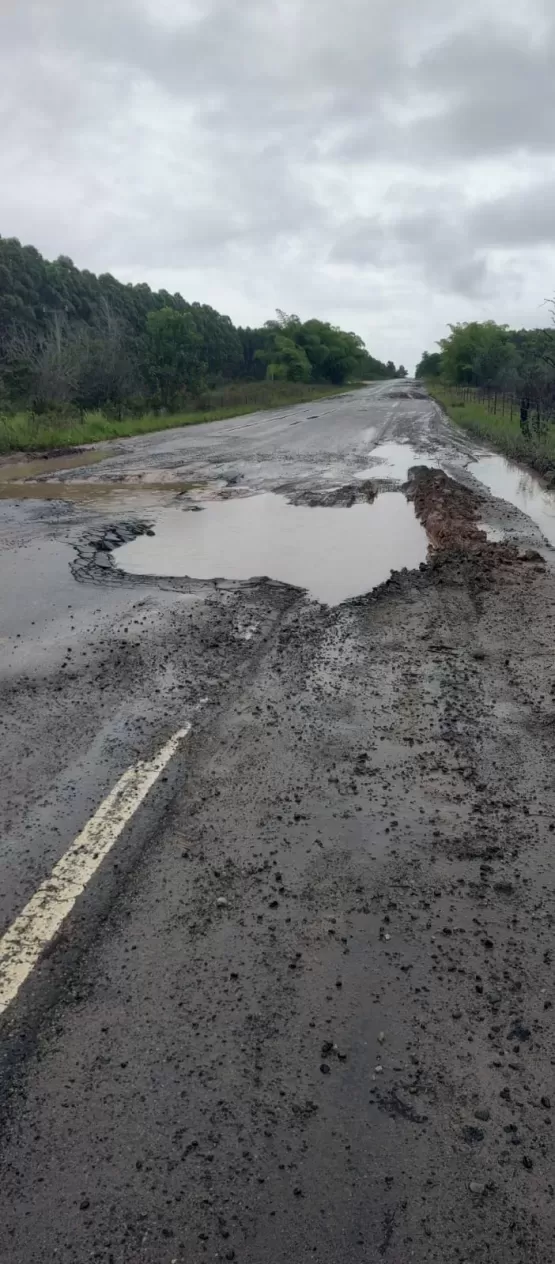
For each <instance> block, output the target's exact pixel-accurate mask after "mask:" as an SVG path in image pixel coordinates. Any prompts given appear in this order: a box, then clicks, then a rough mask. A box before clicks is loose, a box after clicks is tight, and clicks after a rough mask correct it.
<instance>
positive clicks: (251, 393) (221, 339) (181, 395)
mask: <svg viewBox="0 0 555 1264" xmlns="http://www.w3.org/2000/svg"><path fill="white" fill-rule="evenodd" d="M396 376H399V377H404V376H406V370H405V369H404V368H403V366H402V365H401V366H400V367H399V368H398V369H397V368H396V366H395V365H394V364H393V362H392V361H389V362H388V363H387V364H385V363H383V362H382V361H380V360H378V359H376V358H375V357H374V356H372V355H370V353H369V352H368V350H367V349H366V347H365V346H364V343H363V341H362V339H361V338H359V337H358V336H357V335H356V334H354V333H352V332H347V331H345V330H342V329H338V328H337V327H336V326H333V325H331V324H329V323H327V322H325V321H321V320H308V321H301V320H300V318H299V317H298V316H296V315H287V314H286V313H285V312H282V311H278V312H277V315H276V317H275V319H273V320H268V321H266V323H265V324H264V325H263V326H262V327H260V328H255V329H251V328H246V329H243V328H238V327H236V326H235V325H233V323H232V321H231V320H230V318H229V317H228V316H223V315H221V314H220V313H219V312H217V311H215V310H214V308H212V307H209V306H208V305H206V304H203V303H197V302H193V303H189V302H187V301H186V300H185V299H184V298H182V297H181V295H180V294H169V293H167V292H166V291H164V290H161V291H159V292H157V293H155V292H154V291H152V290H151V289H150V288H149V286H148V285H145V284H139V285H132V284H127V285H125V284H123V283H122V282H121V281H117V280H116V279H115V278H114V277H113V276H111V275H110V274H104V275H102V276H99V277H97V276H95V275H93V273H92V272H88V271H80V270H79V269H78V268H76V267H75V265H74V264H73V262H72V260H71V259H68V258H66V257H64V256H62V257H60V258H59V259H57V260H56V261H55V262H54V263H51V262H49V261H48V260H46V259H43V257H42V255H41V254H39V251H38V250H35V248H34V247H33V246H22V245H21V244H20V242H19V241H17V240H16V239H14V238H9V239H8V238H2V237H0V451H4V452H7V451H11V450H14V448H19V449H29V448H38V447H49V446H56V447H58V446H62V445H64V444H70V443H83V442H92V441H94V440H95V439H97V438H112V437H116V436H117V435H123V434H136V433H141V432H144V431H146V430H155V429H163V428H165V427H167V426H169V425H176V424H177V425H180V424H182V425H185V424H191V423H193V422H195V421H206V420H210V419H211V418H215V417H222V416H230V415H237V414H238V413H241V412H245V411H249V410H250V409H255V408H257V407H274V406H280V405H283V404H287V403H294V402H297V401H299V400H307V399H312V398H320V397H321V396H322V395H324V394H327V393H329V394H332V393H334V392H335V391H336V390H337V389H342V388H343V389H344V388H345V386H346V384H348V383H349V384H353V385H354V384H356V383H360V382H362V381H374V380H380V379H385V378H388V377H396Z"/></svg>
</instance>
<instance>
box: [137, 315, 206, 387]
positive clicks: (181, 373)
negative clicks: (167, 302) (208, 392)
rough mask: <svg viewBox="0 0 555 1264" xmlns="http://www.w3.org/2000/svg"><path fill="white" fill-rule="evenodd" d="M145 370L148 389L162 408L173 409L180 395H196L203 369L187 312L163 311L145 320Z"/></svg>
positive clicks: (190, 318)
mask: <svg viewBox="0 0 555 1264" xmlns="http://www.w3.org/2000/svg"><path fill="white" fill-rule="evenodd" d="M146 326H147V337H146V366H147V375H148V378H149V381H150V384H151V388H152V390H153V393H154V395H155V397H156V398H157V400H158V402H159V403H160V404H161V405H162V406H163V407H164V408H169V409H171V408H174V407H175V405H176V401H177V399H178V397H179V396H180V395H184V394H185V393H188V394H191V393H194V392H195V391H198V390H199V389H200V387H201V386H202V384H203V381H204V377H205V373H206V365H205V364H204V363H203V361H202V360H201V342H202V340H201V337H200V335H199V333H198V332H197V330H196V329H195V324H194V321H193V319H192V317H191V316H190V315H189V313H188V312H176V311H175V310H173V309H172V308H171V307H163V308H161V310H160V311H159V312H149V314H148V317H147V322H146Z"/></svg>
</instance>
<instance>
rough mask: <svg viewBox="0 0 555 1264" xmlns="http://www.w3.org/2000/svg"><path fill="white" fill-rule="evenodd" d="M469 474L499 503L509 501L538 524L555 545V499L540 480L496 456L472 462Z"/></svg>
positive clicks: (547, 538) (484, 457)
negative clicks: (496, 498) (487, 489)
mask: <svg viewBox="0 0 555 1264" xmlns="http://www.w3.org/2000/svg"><path fill="white" fill-rule="evenodd" d="M468 470H469V473H470V474H473V475H474V478H477V479H478V481H479V482H480V483H483V484H484V486H485V487H487V488H489V490H490V492H492V493H493V495H494V496H497V497H499V500H507V501H508V502H509V504H511V505H515V507H516V508H517V509H521V510H522V512H523V513H524V514H526V516H527V517H528V518H531V519H532V522H535V523H536V526H538V527H539V529H540V531H541V532H542V535H544V536H545V538H546V540H548V541H549V544H551V545H555V495H554V493H553V492H549V491H548V490H547V488H546V487H542V484H541V483H540V481H539V479H538V478H535V477H534V475H533V474H531V473H530V472H529V471H528V470H523V469H522V468H521V467H520V466H519V465H514V464H513V462H512V461H508V460H506V458H505V457H504V456H498V455H496V454H494V453H492V454H491V455H490V456H483V457H480V459H479V460H478V461H472V463H471V464H470V465H469V466H468Z"/></svg>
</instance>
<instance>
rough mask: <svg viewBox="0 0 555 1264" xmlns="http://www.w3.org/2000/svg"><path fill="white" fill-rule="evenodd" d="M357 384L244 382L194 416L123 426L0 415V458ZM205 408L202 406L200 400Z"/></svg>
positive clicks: (213, 396)
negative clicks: (326, 384)
mask: <svg viewBox="0 0 555 1264" xmlns="http://www.w3.org/2000/svg"><path fill="white" fill-rule="evenodd" d="M361 385H362V383H360V382H355V383H350V384H349V385H347V386H329V385H328V386H308V385H306V384H303V383H301V382H299V383H297V382H243V383H233V384H231V385H230V386H229V387H225V388H222V389H221V390H215V391H210V392H208V393H207V397H206V401H205V402H206V406H203V407H202V408H200V409H197V411H195V412H182V413H175V414H171V415H170V414H167V415H164V416H162V415H160V414H157V413H145V414H144V415H143V416H141V417H128V418H124V419H123V420H122V421H117V420H115V419H113V418H110V417H106V416H105V415H104V414H103V413H101V412H90V413H85V414H84V417H83V419H82V420H81V419H78V418H75V419H67V420H66V419H52V418H45V419H44V420H43V419H41V418H38V417H33V416H32V415H31V414H30V413H24V412H21V413H15V414H13V415H11V416H10V415H2V414H0V453H3V454H7V453H11V452H44V451H48V450H49V449H55V448H68V447H79V446H80V445H81V444H85V443H101V442H104V441H106V440H109V439H123V438H128V437H130V436H132V435H141V434H150V433H151V432H152V431H155V430H169V429H172V428H173V427H175V426H195V425H199V424H200V423H201V422H206V421H222V420H223V419H224V418H226V417H241V416H243V415H244V414H246V413H253V412H258V410H259V409H261V408H283V407H287V406H290V405H291V404H302V403H310V402H311V401H312V400H315V401H316V400H319V399H325V398H327V397H328V396H332V395H342V394H344V393H345V392H346V391H350V390H354V389H357V388H358V387H359V386H361ZM203 403H204V401H203Z"/></svg>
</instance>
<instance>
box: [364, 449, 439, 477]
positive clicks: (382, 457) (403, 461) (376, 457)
mask: <svg viewBox="0 0 555 1264" xmlns="http://www.w3.org/2000/svg"><path fill="white" fill-rule="evenodd" d="M368 459H369V460H370V461H371V462H372V464H371V465H369V466H368V468H367V469H364V470H360V471H359V473H358V474H357V475H356V477H357V478H360V479H367V478H368V479H372V478H379V479H386V480H388V479H389V480H391V481H394V482H398V483H406V481H407V479H408V476H409V470H410V469H411V468H412V466H413V465H428V466H430V465H432V464H433V466H434V468H435V467H437V468H438V469H439V468H441V466H439V465H438V462H437V461H435V460H434V461H433V462H431V460H430V457H429V456H423V455H422V453H420V452H417V451H416V449H415V448H413V447H411V445H410V444H409V443H380V444H378V446H377V447H376V448H373V449H372V451H371V452H370V453H369V454H368Z"/></svg>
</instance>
